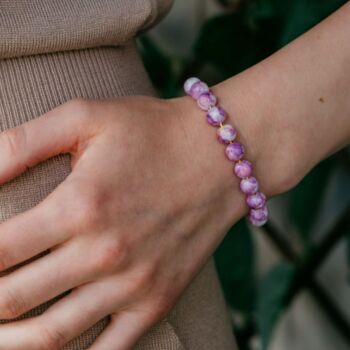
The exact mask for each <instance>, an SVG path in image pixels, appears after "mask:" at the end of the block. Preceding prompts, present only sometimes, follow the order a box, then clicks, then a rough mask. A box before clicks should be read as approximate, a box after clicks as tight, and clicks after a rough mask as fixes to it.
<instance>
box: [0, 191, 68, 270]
mask: <svg viewBox="0 0 350 350" xmlns="http://www.w3.org/2000/svg"><path fill="white" fill-rule="evenodd" d="M57 191H58V189H56V190H55V191H54V192H53V193H51V194H50V195H49V196H48V197H47V198H46V199H45V200H44V201H42V202H40V203H39V204H38V205H36V206H35V207H33V208H31V209H29V210H27V211H25V212H23V213H20V214H18V215H16V216H14V217H12V218H10V219H8V220H6V221H4V222H2V223H1V224H0V271H3V270H6V269H8V268H9V267H12V266H14V265H16V264H18V263H20V262H23V261H25V260H27V259H29V258H31V257H33V256H35V255H37V254H39V253H40V252H43V251H45V250H46V249H48V248H50V247H53V246H55V245H57V244H59V243H61V242H64V241H65V240H67V239H68V237H69V234H70V231H69V229H68V227H66V226H67V222H66V221H65V220H62V219H61V213H60V211H61V209H59V208H60V206H61V204H59V203H58V202H57V201H56V198H55V197H56V196H55V194H56V193H57Z"/></svg>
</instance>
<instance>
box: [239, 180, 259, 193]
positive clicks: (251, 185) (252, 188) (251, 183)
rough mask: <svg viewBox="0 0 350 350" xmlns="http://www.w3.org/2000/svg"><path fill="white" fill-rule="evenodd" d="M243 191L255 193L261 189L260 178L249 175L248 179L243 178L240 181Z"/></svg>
mask: <svg viewBox="0 0 350 350" xmlns="http://www.w3.org/2000/svg"><path fill="white" fill-rule="evenodd" d="M240 188H241V191H242V192H243V193H245V194H253V193H255V192H257V191H258V190H259V183H258V180H257V179H256V178H255V177H253V176H250V177H247V178H246V179H242V180H241V183H240Z"/></svg>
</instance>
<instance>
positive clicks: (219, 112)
mask: <svg viewBox="0 0 350 350" xmlns="http://www.w3.org/2000/svg"><path fill="white" fill-rule="evenodd" d="M225 119H226V112H225V110H224V109H223V108H221V107H213V108H212V109H211V110H210V111H208V113H207V121H208V123H209V124H210V125H213V126H218V125H220V124H221V123H223V122H224V121H225Z"/></svg>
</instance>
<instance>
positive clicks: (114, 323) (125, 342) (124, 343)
mask: <svg viewBox="0 0 350 350" xmlns="http://www.w3.org/2000/svg"><path fill="white" fill-rule="evenodd" d="M154 323H155V320H154V319H152V317H149V315H147V313H146V312H145V311H141V310H140V309H128V310H125V311H123V312H120V313H118V312H117V313H115V314H113V315H112V318H111V322H110V324H109V325H108V326H107V328H106V329H105V330H104V331H103V332H102V334H101V335H100V336H99V337H98V338H97V339H96V341H95V342H94V343H93V344H92V346H91V347H90V348H89V350H131V349H132V348H133V347H134V346H135V345H136V343H137V341H138V340H139V339H140V338H141V336H142V335H143V334H144V333H146V331H147V330H148V329H149V328H151V327H152V325H153V324H154Z"/></svg>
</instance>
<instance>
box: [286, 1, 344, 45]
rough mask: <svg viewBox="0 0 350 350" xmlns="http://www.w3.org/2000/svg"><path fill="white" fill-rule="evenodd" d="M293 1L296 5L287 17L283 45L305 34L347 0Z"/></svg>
mask: <svg viewBox="0 0 350 350" xmlns="http://www.w3.org/2000/svg"><path fill="white" fill-rule="evenodd" d="M293 2H294V6H293V7H292V8H290V11H289V15H288V16H287V17H286V23H285V29H284V33H283V36H282V37H281V45H285V44H287V43H288V42H290V41H291V40H293V39H295V38H296V37H297V36H299V35H301V34H303V33H304V32H306V31H307V30H308V29H310V28H311V27H313V26H314V25H316V24H317V23H319V22H321V21H322V20H323V19H324V18H325V17H327V16H328V15H330V14H331V13H332V12H334V11H335V10H336V9H338V8H339V7H340V6H341V5H343V4H345V3H346V2H347V1H346V0H328V1H320V0H293Z"/></svg>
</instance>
